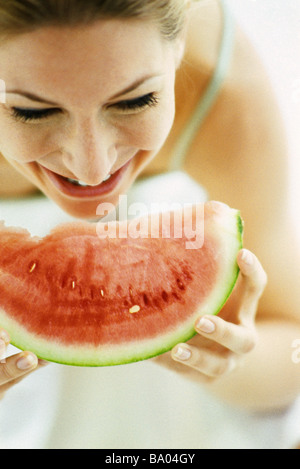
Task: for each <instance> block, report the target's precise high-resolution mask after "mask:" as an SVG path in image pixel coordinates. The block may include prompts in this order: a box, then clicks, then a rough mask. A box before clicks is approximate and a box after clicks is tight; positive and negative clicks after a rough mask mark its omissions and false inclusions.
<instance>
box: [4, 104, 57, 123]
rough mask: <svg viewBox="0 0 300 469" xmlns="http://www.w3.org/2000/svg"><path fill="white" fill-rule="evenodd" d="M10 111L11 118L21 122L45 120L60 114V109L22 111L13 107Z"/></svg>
mask: <svg viewBox="0 0 300 469" xmlns="http://www.w3.org/2000/svg"><path fill="white" fill-rule="evenodd" d="M12 110H13V117H14V118H15V119H17V120H20V121H22V122H28V121H39V120H41V119H46V118H47V117H50V116H53V115H54V114H57V113H59V112H61V111H60V109H57V108H50V109H23V108H17V107H14V108H13V109H12Z"/></svg>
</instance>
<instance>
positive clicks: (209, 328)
mask: <svg viewBox="0 0 300 469" xmlns="http://www.w3.org/2000/svg"><path fill="white" fill-rule="evenodd" d="M196 329H197V330H198V331H201V332H205V334H212V332H215V330H216V326H215V324H214V323H213V322H212V321H210V320H209V319H206V318H201V319H200V321H198V322H197V325H196Z"/></svg>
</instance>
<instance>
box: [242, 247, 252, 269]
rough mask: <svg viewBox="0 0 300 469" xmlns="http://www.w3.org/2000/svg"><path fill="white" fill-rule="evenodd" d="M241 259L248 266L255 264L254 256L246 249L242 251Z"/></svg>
mask: <svg viewBox="0 0 300 469" xmlns="http://www.w3.org/2000/svg"><path fill="white" fill-rule="evenodd" d="M241 259H242V261H243V262H244V263H245V264H247V265H252V264H253V255H252V254H251V252H250V251H247V250H246V249H244V250H243V251H242V256H241Z"/></svg>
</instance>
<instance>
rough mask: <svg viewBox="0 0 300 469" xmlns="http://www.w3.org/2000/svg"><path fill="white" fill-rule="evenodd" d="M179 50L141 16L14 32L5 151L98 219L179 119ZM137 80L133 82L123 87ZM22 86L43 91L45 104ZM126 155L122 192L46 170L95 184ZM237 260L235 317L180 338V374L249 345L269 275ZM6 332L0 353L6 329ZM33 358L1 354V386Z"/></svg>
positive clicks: (56, 196)
mask: <svg viewBox="0 0 300 469" xmlns="http://www.w3.org/2000/svg"><path fill="white" fill-rule="evenodd" d="M180 57H181V43H179V42H176V43H171V42H167V41H165V40H164V39H163V38H162V37H161V34H160V33H159V31H158V29H157V27H156V26H155V25H153V24H150V23H147V22H145V21H142V22H141V21H136V20H135V21H126V22H124V21H115V20H110V21H100V22H97V23H96V24H95V25H93V26H88V27H84V28H81V29H78V28H77V29H68V28H61V29H58V28H44V29H40V30H37V31H35V32H31V33H28V34H26V35H21V36H17V37H15V38H12V39H11V40H9V41H8V42H6V43H4V44H2V45H1V48H0V63H1V78H2V79H4V80H5V82H6V87H7V102H6V104H4V105H2V106H1V108H0V128H1V135H0V151H1V152H2V154H3V155H4V156H5V158H6V160H7V161H8V162H9V163H10V164H11V165H12V166H14V167H15V168H16V169H17V170H18V171H19V172H20V173H22V174H23V175H25V176H26V177H27V178H28V179H29V180H30V181H32V182H33V183H34V184H35V185H36V186H37V187H39V188H40V189H41V190H42V191H43V192H44V193H45V194H46V195H47V196H48V197H49V198H51V199H53V200H54V201H55V202H56V203H57V204H59V205H60V206H61V207H62V208H63V209H64V210H66V211H67V212H69V213H71V214H72V215H74V216H77V217H81V218H91V217H94V216H95V213H96V208H97V206H98V204H99V203H100V202H107V201H109V202H112V203H116V201H117V200H118V197H119V194H120V193H124V192H126V191H127V190H128V188H129V187H130V185H131V184H132V182H133V181H134V180H135V179H136V178H137V176H138V174H140V172H141V171H142V169H143V168H144V167H145V165H147V164H148V163H149V162H150V161H151V159H152V158H153V156H154V155H155V154H157V153H158V151H159V149H160V148H161V147H162V145H163V143H164V141H165V140H166V138H167V136H168V134H169V132H170V129H171V127H172V123H173V120H174V107H175V106H174V103H175V96H174V83H175V76H176V68H177V67H178V65H179V62H180ZM45 70H46V71H47V73H45ZM141 79H142V80H143V82H142V83H140V84H139V86H138V87H136V86H135V84H136V83H137V82H140V81H141ZM133 85H134V89H133V90H131V91H130V92H126V93H125V92H124V90H125V89H128V88H132V87H133ZM25 93H27V94H28V93H31V94H34V95H37V96H38V97H40V99H41V102H37V101H36V100H32V99H28V97H25V96H24V94H25ZM150 93H152V94H153V93H154V95H155V97H156V100H155V101H157V102H155V103H152V105H151V106H145V107H143V108H139V109H134V110H132V109H130V110H126V111H124V109H123V108H122V106H121V107H120V103H124V101H129V100H137V99H138V98H140V97H142V96H145V95H149V94H150ZM116 96H117V98H116ZM49 101H51V103H53V104H49ZM13 108H22V109H24V108H25V109H31V110H32V109H35V110H40V109H50V108H55V109H57V108H58V109H59V112H57V113H55V114H53V115H51V116H49V117H48V118H47V119H43V120H41V121H37V122H22V121H20V120H18V119H16V118H15V117H14V115H13ZM132 158H133V159H132ZM130 160H132V161H131V163H130V170H129V171H128V173H126V177H125V178H124V180H123V181H122V184H121V185H120V187H119V188H118V191H116V192H114V193H113V194H111V195H110V196H109V197H107V196H105V197H101V198H99V199H97V200H73V199H72V198H69V197H66V196H65V195H64V194H62V193H61V192H59V191H58V190H57V189H56V187H54V186H53V184H51V182H50V181H49V179H48V178H47V177H45V174H44V173H43V171H42V170H41V167H44V168H47V169H49V170H51V171H53V172H55V173H57V174H60V175H62V176H65V177H69V178H73V179H78V180H80V181H83V182H85V183H87V184H89V185H98V184H99V183H100V182H101V181H103V180H104V179H105V178H106V176H107V175H108V174H110V173H113V172H115V171H116V170H118V169H119V168H120V167H122V166H123V165H124V164H125V163H127V162H128V161H130ZM246 255H247V256H246ZM238 263H239V265H240V268H241V277H240V281H239V284H238V287H237V289H236V291H235V294H234V295H233V296H232V301H231V303H229V308H230V307H231V308H233V307H234V311H235V313H234V315H231V321H232V322H231V323H229V322H227V320H226V319H227V318H226V311H225V310H224V312H223V316H222V314H221V315H220V316H219V317H214V318H211V319H210V321H209V322H206V323H203V320H202V322H201V325H199V324H198V322H197V324H196V330H197V332H198V333H199V336H198V338H197V340H198V342H197V341H193V343H192V344H190V345H187V344H182V345H181V346H177V347H176V348H175V349H174V350H173V352H172V354H171V355H166V356H165V357H164V358H163V360H167V366H171V367H172V368H175V369H177V363H176V362H180V366H181V367H180V368H178V371H179V372H183V373H186V371H187V370H193V371H195V370H196V372H197V376H200V377H201V378H203V379H205V380H206V379H208V380H214V379H217V378H219V377H220V376H222V375H226V374H228V373H229V372H231V371H232V370H233V369H234V368H235V367H237V366H238V365H239V363H240V361H242V360H243V356H244V355H245V354H247V353H248V352H250V350H252V349H253V347H254V345H255V343H256V332H255V326H254V320H255V313H256V308H257V303H258V300H259V297H260V296H261V294H262V291H263V289H264V286H265V284H266V274H265V272H264V270H263V268H262V266H261V264H260V263H259V261H258V260H257V258H256V257H255V256H254V255H253V254H251V253H250V252H249V251H246V250H243V251H241V252H240V253H239V256H238ZM203 328H204V329H203ZM0 332H1V334H0V336H1V337H2V339H3V340H2V341H1V340H0V352H2V356H4V354H5V348H6V346H7V345H8V343H9V337H8V335H7V334H6V333H5V331H3V330H2V331H0ZM26 359H27V360H26ZM40 364H42V363H40ZM182 365H184V366H183V367H182ZM37 366H38V360H37V358H36V357H35V356H34V355H33V354H32V353H30V352H23V353H22V354H17V355H15V356H13V357H10V358H8V359H6V360H4V362H3V363H2V365H0V394H1V393H2V395H3V394H4V392H5V391H7V390H8V389H9V388H10V387H11V386H13V385H14V384H15V383H17V382H19V380H20V378H22V377H23V376H26V375H27V374H28V373H30V372H31V371H32V370H33V369H35V368H36V367H37Z"/></svg>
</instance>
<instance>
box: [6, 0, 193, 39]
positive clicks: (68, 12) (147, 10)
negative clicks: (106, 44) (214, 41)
mask: <svg viewBox="0 0 300 469" xmlns="http://www.w3.org/2000/svg"><path fill="white" fill-rule="evenodd" d="M188 3H189V0H0V37H9V36H14V35H18V34H22V33H25V32H30V31H33V30H36V29H39V28H41V27H43V26H78V25H82V24H83V25H84V24H89V23H93V22H95V21H97V20H99V19H103V18H141V19H149V20H152V21H155V22H156V23H157V25H158V26H159V29H160V31H161V33H162V35H163V37H165V38H166V39H167V40H170V41H171V40H173V39H175V38H176V37H177V36H178V35H179V33H180V32H181V30H182V28H183V25H184V20H185V10H186V5H187V4H188Z"/></svg>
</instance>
